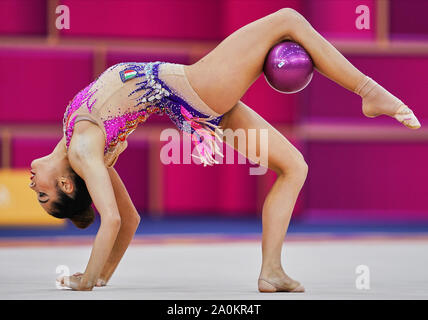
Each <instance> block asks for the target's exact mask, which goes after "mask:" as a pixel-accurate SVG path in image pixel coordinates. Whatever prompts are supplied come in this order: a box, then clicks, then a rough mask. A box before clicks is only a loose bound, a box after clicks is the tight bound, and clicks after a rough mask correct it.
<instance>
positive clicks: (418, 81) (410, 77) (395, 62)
mask: <svg viewBox="0 0 428 320" xmlns="http://www.w3.org/2000/svg"><path fill="white" fill-rule="evenodd" d="M347 58H349V59H350V61H351V62H352V63H353V64H354V65H355V66H356V67H357V68H358V69H360V70H361V71H362V72H363V73H365V74H367V75H368V76H370V77H372V78H373V79H374V80H376V81H377V82H378V83H379V84H381V85H382V86H383V87H385V88H386V89H387V90H389V91H390V92H391V93H393V94H394V95H396V96H397V97H398V98H400V99H401V100H403V102H405V103H406V104H408V105H409V106H410V107H411V108H412V109H413V111H414V112H415V114H416V115H417V116H418V117H419V118H428V109H427V108H426V107H425V103H424V101H425V100H424V99H425V98H424V97H425V91H426V79H425V74H427V73H428V56H426V55H420V56H411V55H408V56H406V55H400V56H398V55H391V56H390V55H388V56H383V55H365V56H364V55H352V56H350V55H347ZM415 70H418V72H415ZM304 92H305V94H306V95H307V96H306V97H305V101H306V102H305V105H304V110H305V113H306V115H307V117H308V118H310V119H316V118H320V117H322V118H328V119H336V120H337V119H340V118H342V119H343V118H347V119H348V120H364V121H367V118H365V117H364V116H363V115H362V114H361V98H360V97H359V96H357V95H355V94H354V93H352V92H351V91H348V90H346V89H344V88H342V87H340V86H339V85H337V84H336V83H334V82H333V81H331V80H329V79H327V78H325V77H323V76H321V75H320V74H319V73H315V74H314V78H313V79H312V83H310V84H309V86H308V87H307V88H306V89H305V90H304ZM370 121H372V122H373V123H389V124H393V123H394V122H392V120H391V119H388V118H385V117H379V118H376V119H372V120H370ZM394 121H395V120H394Z"/></svg>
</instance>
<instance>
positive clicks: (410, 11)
mask: <svg viewBox="0 0 428 320" xmlns="http://www.w3.org/2000/svg"><path fill="white" fill-rule="evenodd" d="M427 12H428V1H426V0H412V1H408V0H394V1H390V15H391V18H390V32H391V38H392V39H403V38H407V39H409V38H414V39H417V38H423V39H427V38H428V19H427Z"/></svg>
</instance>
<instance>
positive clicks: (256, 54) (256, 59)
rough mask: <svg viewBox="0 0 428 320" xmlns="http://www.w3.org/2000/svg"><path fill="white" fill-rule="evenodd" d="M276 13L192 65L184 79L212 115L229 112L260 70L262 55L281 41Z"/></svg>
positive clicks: (281, 33)
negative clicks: (206, 105)
mask: <svg viewBox="0 0 428 320" xmlns="http://www.w3.org/2000/svg"><path fill="white" fill-rule="evenodd" d="M283 19H284V17H283V15H281V14H280V13H279V12H278V11H277V12H274V13H272V14H269V15H267V16H264V17H263V18H260V19H258V20H255V21H253V22H251V23H249V24H247V25H245V26H243V27H242V28H240V29H238V30H236V31H235V32H233V33H232V34H231V35H229V36H228V37H227V38H226V39H224V40H223V41H222V42H221V43H220V44H219V45H218V46H217V47H215V48H214V49H213V50H212V51H211V52H209V53H208V54H207V55H206V56H204V57H203V58H202V59H200V60H199V61H197V62H195V63H194V64H192V65H189V66H185V73H186V77H187V78H188V80H189V82H190V84H191V86H192V87H193V89H194V90H195V91H196V92H197V93H198V95H199V96H200V98H201V99H202V100H203V101H204V102H205V103H206V104H208V105H209V106H210V107H211V108H212V109H213V110H214V111H215V112H217V113H219V114H224V113H226V112H227V111H229V110H230V109H231V108H232V107H233V106H234V105H235V104H236V103H237V102H238V101H239V100H240V99H241V97H242V96H243V95H244V94H245V92H246V91H247V90H248V88H249V87H250V86H251V84H252V83H253V82H254V81H255V80H256V79H257V78H258V77H259V76H260V74H261V72H262V71H263V64H264V60H265V57H266V54H267V53H268V51H269V50H270V48H271V47H272V46H273V45H274V44H276V43H277V42H279V41H280V40H281V39H282V38H284V32H283V30H281V28H282V27H281V25H282V24H283Z"/></svg>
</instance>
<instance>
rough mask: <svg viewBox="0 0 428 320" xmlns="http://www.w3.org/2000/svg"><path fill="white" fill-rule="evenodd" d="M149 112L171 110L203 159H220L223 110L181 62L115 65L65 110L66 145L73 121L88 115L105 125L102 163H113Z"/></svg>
mask: <svg viewBox="0 0 428 320" xmlns="http://www.w3.org/2000/svg"><path fill="white" fill-rule="evenodd" d="M151 114H158V115H163V114H167V115H168V116H169V118H170V119H171V120H172V121H173V122H174V123H175V124H176V125H177V127H178V128H179V129H180V130H182V131H185V132H188V133H190V134H191V138H192V141H193V143H194V145H195V148H196V150H197V152H198V154H199V156H197V158H199V159H200V160H201V162H202V163H203V164H204V165H207V164H208V165H212V164H213V163H216V162H217V161H216V160H215V159H214V155H215V154H216V153H217V154H220V155H221V152H220V150H219V148H218V146H217V144H216V139H217V138H219V136H218V134H217V132H221V130H220V129H219V126H218V125H219V122H220V120H221V118H222V115H220V114H217V113H215V112H214V111H213V110H212V109H210V108H209V107H208V106H207V105H206V104H205V103H204V102H203V101H202V100H201V99H200V98H199V96H198V95H197V94H196V92H195V91H194V90H193V89H192V88H191V86H190V84H189V82H188V80H187V78H186V75H185V73H184V69H183V65H181V64H175V63H168V62H160V61H156V62H142V63H137V62H125V63H119V64H116V65H113V66H111V67H110V68H108V69H107V70H106V71H104V72H103V73H102V74H101V75H100V76H99V77H98V78H97V79H96V80H95V81H94V82H92V83H90V84H89V85H88V86H87V87H86V88H84V89H83V90H81V91H80V92H79V93H78V94H77V95H76V96H75V97H74V98H73V100H72V101H70V103H69V105H68V106H67V109H66V111H65V114H64V118H63V133H64V136H65V139H66V147H67V149H68V147H69V145H70V141H71V138H72V135H73V129H74V125H75V123H76V122H78V121H81V120H89V121H91V122H93V123H95V124H97V125H98V126H99V127H100V128H101V129H102V130H103V133H104V135H105V147H104V163H105V165H106V166H107V167H112V166H113V165H114V164H115V163H116V161H117V159H118V156H119V155H120V154H121V153H122V152H123V151H124V150H125V149H126V147H127V145H128V142H127V140H126V138H127V137H128V136H129V134H131V133H132V132H133V131H134V130H135V129H136V128H137V126H138V124H140V123H142V122H144V121H146V120H147V118H148V117H149V116H150V115H151ZM218 130H220V131H218Z"/></svg>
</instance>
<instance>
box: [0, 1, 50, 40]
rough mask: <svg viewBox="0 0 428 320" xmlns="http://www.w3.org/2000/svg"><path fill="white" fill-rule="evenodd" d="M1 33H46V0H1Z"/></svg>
mask: <svg viewBox="0 0 428 320" xmlns="http://www.w3.org/2000/svg"><path fill="white" fill-rule="evenodd" d="M0 34H1V35H44V34H46V1H45V0H1V1H0Z"/></svg>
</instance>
